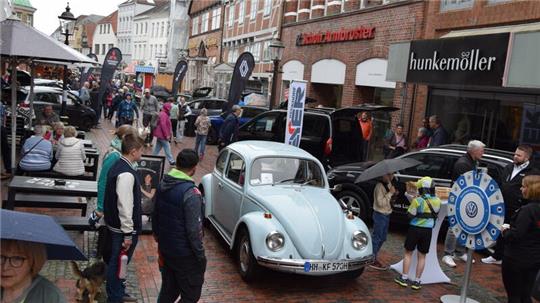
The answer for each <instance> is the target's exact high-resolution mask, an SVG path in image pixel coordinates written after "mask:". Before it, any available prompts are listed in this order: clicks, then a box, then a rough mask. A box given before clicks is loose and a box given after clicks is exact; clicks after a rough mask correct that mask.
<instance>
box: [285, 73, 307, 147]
mask: <svg viewBox="0 0 540 303" xmlns="http://www.w3.org/2000/svg"><path fill="white" fill-rule="evenodd" d="M306 84H307V82H306V81H292V82H291V86H290V87H289V102H288V103H289V104H288V106H287V124H286V127H285V144H289V145H294V146H296V147H299V146H300V139H301V138H302V124H303V123H304V106H305V104H306Z"/></svg>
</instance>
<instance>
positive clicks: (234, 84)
mask: <svg viewBox="0 0 540 303" xmlns="http://www.w3.org/2000/svg"><path fill="white" fill-rule="evenodd" d="M254 68H255V59H254V58H253V55H252V54H251V53H250V52H244V53H242V54H241V55H240V57H238V60H236V64H235V66H234V71H233V76H232V79H231V86H230V87H229V97H228V98H227V100H228V101H229V102H228V106H227V110H228V111H230V109H231V107H232V106H233V105H235V104H238V101H240V96H241V95H242V92H243V91H244V88H245V87H246V83H247V81H248V79H249V77H250V76H251V73H252V72H253V69H254Z"/></svg>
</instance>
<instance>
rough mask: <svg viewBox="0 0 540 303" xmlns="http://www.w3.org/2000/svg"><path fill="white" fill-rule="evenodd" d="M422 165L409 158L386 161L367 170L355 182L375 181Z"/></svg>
mask: <svg viewBox="0 0 540 303" xmlns="http://www.w3.org/2000/svg"><path fill="white" fill-rule="evenodd" d="M420 164H422V162H420V161H418V160H414V159H408V158H397V159H385V160H382V161H380V162H378V163H377V164H375V165H373V166H372V167H370V168H368V169H366V170H365V171H364V172H363V173H362V174H361V175H360V176H358V178H356V181H355V182H356V183H358V182H364V181H367V180H371V179H375V178H378V177H381V176H384V175H386V174H390V173H395V172H397V171H399V170H402V169H407V168H410V167H414V166H417V165H420Z"/></svg>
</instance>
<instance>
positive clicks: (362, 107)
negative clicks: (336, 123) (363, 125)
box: [332, 103, 399, 118]
mask: <svg viewBox="0 0 540 303" xmlns="http://www.w3.org/2000/svg"><path fill="white" fill-rule="evenodd" d="M396 110H399V108H397V107H393V106H386V105H379V104H372V103H363V104H358V105H353V106H348V107H343V108H338V109H336V110H335V111H334V112H333V113H332V117H333V118H336V117H354V116H356V115H357V114H358V113H361V112H393V111H396Z"/></svg>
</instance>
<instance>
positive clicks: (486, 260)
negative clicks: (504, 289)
mask: <svg viewBox="0 0 540 303" xmlns="http://www.w3.org/2000/svg"><path fill="white" fill-rule="evenodd" d="M482 263H486V264H497V265H501V264H502V260H497V259H495V258H493V257H492V256H489V257H487V258H482Z"/></svg>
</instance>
